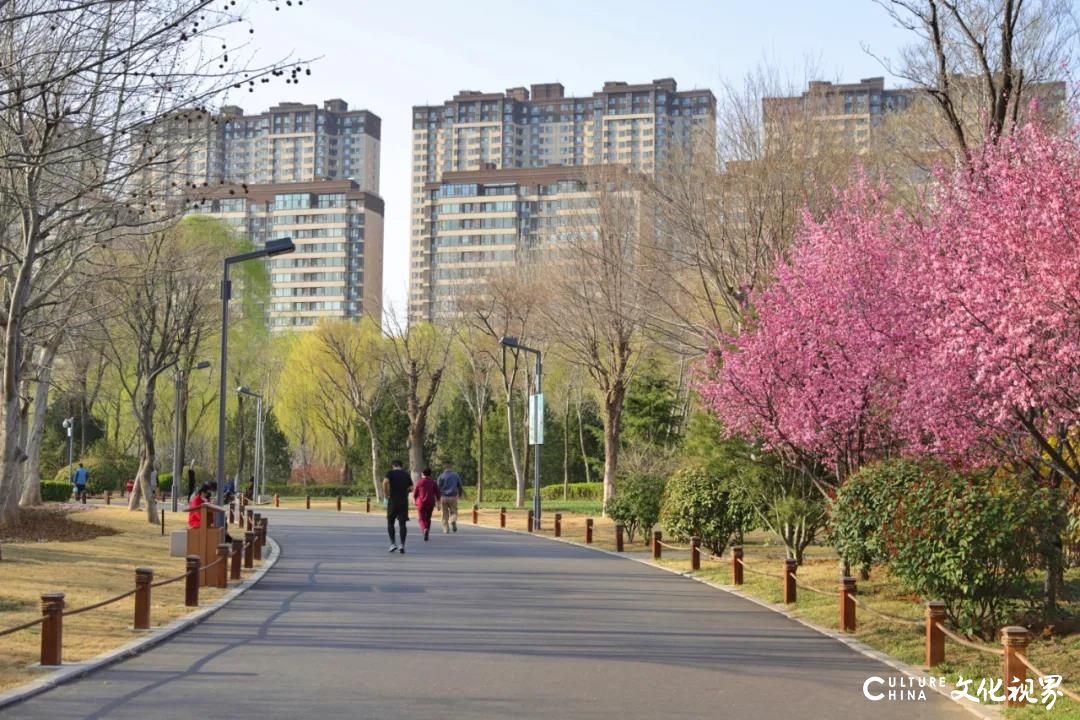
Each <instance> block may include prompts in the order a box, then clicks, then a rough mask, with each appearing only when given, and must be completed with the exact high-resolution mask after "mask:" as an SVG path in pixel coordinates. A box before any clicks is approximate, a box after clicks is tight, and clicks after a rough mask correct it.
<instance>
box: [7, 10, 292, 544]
mask: <svg viewBox="0 0 1080 720" xmlns="http://www.w3.org/2000/svg"><path fill="white" fill-rule="evenodd" d="M242 21H243V18H242V16H240V15H237V14H236V13H235V12H232V11H230V10H228V9H224V8H222V7H221V5H220V4H218V3H212V2H210V0H96V1H92V0H84V1H81V2H57V1H56V0H8V1H7V2H3V3H2V4H0V197H2V198H3V205H4V208H3V210H2V214H3V215H4V217H6V218H8V219H10V220H11V222H8V223H5V224H4V226H3V230H2V231H0V279H2V280H3V283H2V287H0V296H2V300H3V307H2V308H0V328H2V332H3V341H2V343H0V355H2V366H0V526H3V525H6V524H8V523H10V522H12V521H13V520H14V518H15V515H16V513H17V507H18V506H17V501H18V495H19V482H18V476H19V472H18V466H19V465H20V464H21V463H23V462H24V461H25V460H26V458H27V454H26V452H25V448H24V447H23V446H22V444H21V443H22V441H23V440H25V438H23V437H21V433H20V429H19V428H20V422H21V420H20V390H21V388H22V386H23V383H22V371H23V369H24V363H23V362H22V358H23V357H24V356H25V348H24V347H21V346H20V343H24V342H25V339H26V337H27V335H26V327H25V326H26V324H27V322H28V318H29V317H30V316H31V315H32V314H33V313H34V312H35V311H37V310H39V309H41V308H44V307H47V306H49V305H50V303H52V302H54V291H55V290H56V288H57V287H58V286H60V285H62V284H63V283H64V282H65V280H66V278H68V277H69V276H70V275H71V274H72V273H73V272H74V271H75V270H76V269H78V268H80V267H82V266H84V265H85V263H86V262H87V258H88V256H89V255H90V254H91V253H93V252H95V251H96V248H97V247H99V246H100V245H102V244H107V243H113V242H118V241H121V240H122V239H123V238H124V237H125V236H130V235H134V234H142V233H145V232H152V231H155V230H156V229H157V226H158V223H159V222H160V220H161V216H160V211H161V210H162V209H163V208H162V207H161V205H160V203H158V202H156V200H155V198H154V197H152V196H150V195H148V194H147V193H146V192H144V191H141V190H140V187H139V186H138V184H137V183H136V182H135V180H136V178H138V177H139V176H140V175H141V174H142V173H143V171H145V170H146V169H147V168H148V167H150V166H152V165H154V164H155V163H158V162H160V157H161V153H160V152H158V151H156V150H155V149H154V148H152V147H150V146H148V145H147V144H146V139H145V138H146V136H145V134H144V133H141V132H139V131H138V129H139V128H141V127H145V126H146V125H147V124H152V123H153V122H155V121H157V120H158V119H160V118H166V117H170V116H171V115H173V114H174V113H175V112H176V111H177V110H179V109H181V108H190V107H199V106H201V105H202V104H204V103H205V102H206V101H207V100H208V99H209V98H212V97H214V96H216V95H218V94H219V93H220V92H222V91H223V90H225V89H227V88H231V87H234V86H239V85H240V83H241V82H251V83H254V82H256V81H259V80H262V79H264V76H266V75H268V74H270V73H271V72H274V73H279V72H281V70H282V69H281V67H280V66H279V65H276V64H275V65H272V66H269V67H264V68H257V69H256V68H244V67H242V66H238V65H237V64H236V62H235V61H230V60H229V56H228V52H229V49H230V48H228V47H227V46H228V43H226V44H225V45H226V47H223V46H222V45H221V39H220V34H219V32H218V31H220V30H222V29H223V28H225V27H227V26H229V25H233V24H235V23H237V22H242ZM286 72H287V73H288V74H289V75H290V77H289V80H290V82H291V81H294V80H296V79H298V73H300V72H301V69H300V68H297V67H290V68H288V69H287V70H286Z"/></svg>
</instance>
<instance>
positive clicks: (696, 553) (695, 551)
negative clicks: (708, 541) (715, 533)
mask: <svg viewBox="0 0 1080 720" xmlns="http://www.w3.org/2000/svg"><path fill="white" fill-rule="evenodd" d="M700 545H701V538H699V537H698V536H696V535H695V536H694V537H692V538H690V569H691V570H700V569H701V550H700V549H699V546H700Z"/></svg>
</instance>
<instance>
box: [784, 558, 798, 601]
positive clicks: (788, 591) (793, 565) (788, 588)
mask: <svg viewBox="0 0 1080 720" xmlns="http://www.w3.org/2000/svg"><path fill="white" fill-rule="evenodd" d="M798 569H799V563H797V562H796V561H795V560H793V559H792V558H788V559H787V560H784V604H785V605H791V604H792V603H793V602H795V571H796V570H798Z"/></svg>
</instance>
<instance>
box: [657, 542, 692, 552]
mask: <svg viewBox="0 0 1080 720" xmlns="http://www.w3.org/2000/svg"><path fill="white" fill-rule="evenodd" d="M659 542H660V547H666V548H667V549H668V550H680V551H682V552H686V551H687V550H689V549H690V548H688V547H679V546H678V545H668V544H667V543H666V542H664V541H663V540H660V541H659Z"/></svg>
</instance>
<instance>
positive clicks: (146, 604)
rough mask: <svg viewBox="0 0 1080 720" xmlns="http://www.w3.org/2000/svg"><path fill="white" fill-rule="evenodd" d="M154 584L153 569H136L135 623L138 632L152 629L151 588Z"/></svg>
mask: <svg viewBox="0 0 1080 720" xmlns="http://www.w3.org/2000/svg"><path fill="white" fill-rule="evenodd" d="M153 583H154V571H153V570H152V569H151V568H145V567H140V568H135V622H134V626H135V629H136V630H149V629H150V586H151V585H152V584H153Z"/></svg>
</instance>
